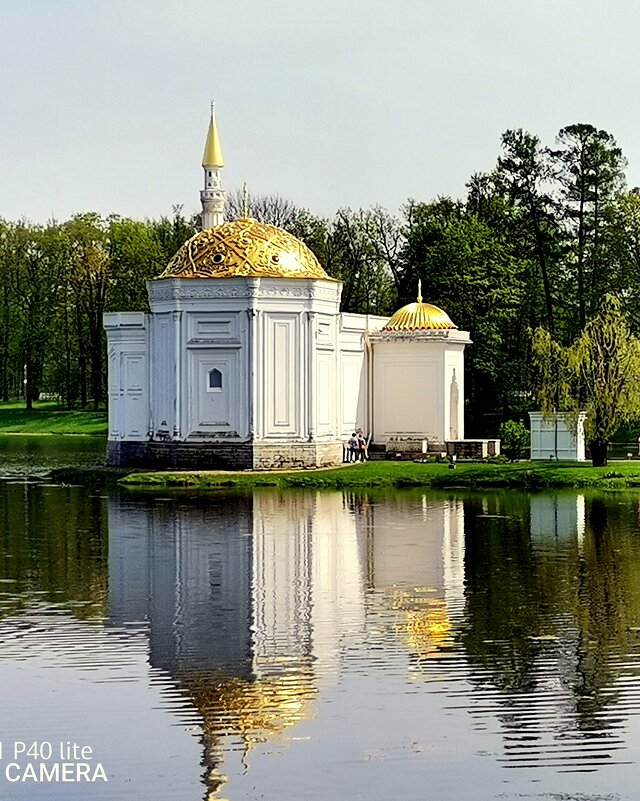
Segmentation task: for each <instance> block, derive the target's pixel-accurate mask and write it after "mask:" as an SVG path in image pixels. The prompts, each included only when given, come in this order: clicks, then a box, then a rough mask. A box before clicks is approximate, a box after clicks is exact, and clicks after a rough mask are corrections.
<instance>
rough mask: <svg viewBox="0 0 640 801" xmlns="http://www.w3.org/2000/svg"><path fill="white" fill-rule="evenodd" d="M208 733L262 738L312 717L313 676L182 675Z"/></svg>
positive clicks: (184, 684) (288, 674)
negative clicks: (238, 676)
mask: <svg viewBox="0 0 640 801" xmlns="http://www.w3.org/2000/svg"><path fill="white" fill-rule="evenodd" d="M180 683H181V684H182V686H183V687H185V688H186V689H187V691H188V692H189V694H190V696H191V699H192V701H193V703H194V704H195V706H196V707H197V708H198V710H199V711H200V714H201V715H202V717H203V718H204V729H205V732H206V733H207V734H208V735H217V736H221V735H224V734H233V733H235V734H240V735H241V736H242V737H243V738H244V739H245V741H247V742H251V741H255V740H261V739H264V738H266V737H267V736H269V735H272V734H277V733H279V732H281V731H283V730H284V729H287V728H289V727H291V726H294V725H295V724H296V723H299V722H300V721H302V720H307V719H309V718H310V717H312V712H313V710H312V707H311V704H312V701H313V698H314V696H315V694H316V692H317V690H316V687H315V685H314V683H313V676H312V675H311V674H309V675H307V674H304V673H285V674H283V675H280V676H270V677H267V678H263V679H256V680H255V681H249V680H247V679H242V678H237V677H235V676H228V675H223V674H221V673H216V674H211V673H209V674H207V673H204V674H203V673H194V674H193V675H184V674H182V675H181V676H180Z"/></svg>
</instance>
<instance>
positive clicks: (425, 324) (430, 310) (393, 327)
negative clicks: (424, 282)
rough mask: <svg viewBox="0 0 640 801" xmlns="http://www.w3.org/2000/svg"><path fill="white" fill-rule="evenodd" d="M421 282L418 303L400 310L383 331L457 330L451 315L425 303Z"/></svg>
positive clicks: (410, 304)
mask: <svg viewBox="0 0 640 801" xmlns="http://www.w3.org/2000/svg"><path fill="white" fill-rule="evenodd" d="M420 292H421V282H420V281H419V282H418V299H417V302H416V303H409V304H408V305H407V306H403V307H402V308H401V309H398V311H397V312H395V314H394V315H393V316H392V317H391V319H390V320H389V322H388V323H387V324H386V325H385V326H383V328H382V330H383V331H428V330H433V329H440V330H442V329H451V328H457V327H458V326H457V325H455V323H453V322H451V318H450V317H449V315H448V314H447V313H446V312H445V311H443V310H442V309H441V308H439V307H438V306H434V305H433V304H432V303H423V302H422V295H421V294H420Z"/></svg>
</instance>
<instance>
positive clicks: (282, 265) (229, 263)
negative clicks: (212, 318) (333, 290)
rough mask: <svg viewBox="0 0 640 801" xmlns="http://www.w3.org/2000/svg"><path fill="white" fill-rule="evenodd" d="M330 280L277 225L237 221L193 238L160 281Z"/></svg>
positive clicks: (304, 248) (301, 244) (308, 253)
mask: <svg viewBox="0 0 640 801" xmlns="http://www.w3.org/2000/svg"><path fill="white" fill-rule="evenodd" d="M235 276H241V277H248V278H325V279H327V278H329V276H328V275H327V274H326V273H325V271H324V270H323V269H322V267H321V266H320V262H319V261H318V259H317V258H316V257H315V256H314V254H313V253H312V252H311V250H309V248H308V247H307V246H306V245H305V244H304V242H301V241H300V240H299V239H296V237H295V236H292V235H291V234H289V233H287V231H284V230H283V229H282V228H277V227H276V226H275V225H268V224H267V223H261V222H258V220H253V219H250V218H247V217H245V218H242V219H240V220H233V221H232V222H226V223H223V224H222V225H217V226H215V227H214V228H209V229H208V230H207V231H201V232H200V233H198V234H196V235H195V236H192V237H191V239H189V240H188V241H187V242H185V243H184V245H183V246H182V247H181V248H180V250H179V251H178V252H177V253H176V255H175V256H174V257H173V258H172V259H171V261H170V262H169V264H168V265H167V267H166V269H165V270H164V272H163V273H162V274H161V275H160V276H159V278H233V277H235Z"/></svg>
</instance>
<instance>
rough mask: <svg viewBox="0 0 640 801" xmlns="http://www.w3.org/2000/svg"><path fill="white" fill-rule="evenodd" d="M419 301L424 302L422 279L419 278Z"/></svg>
mask: <svg viewBox="0 0 640 801" xmlns="http://www.w3.org/2000/svg"><path fill="white" fill-rule="evenodd" d="M418 303H422V279H420V278H418Z"/></svg>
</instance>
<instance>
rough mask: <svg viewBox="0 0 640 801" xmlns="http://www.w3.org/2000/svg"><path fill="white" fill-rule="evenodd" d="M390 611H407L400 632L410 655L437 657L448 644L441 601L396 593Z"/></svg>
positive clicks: (446, 617)
mask: <svg viewBox="0 0 640 801" xmlns="http://www.w3.org/2000/svg"><path fill="white" fill-rule="evenodd" d="M392 607H393V609H399V610H402V611H403V612H406V617H405V619H404V621H403V623H402V624H401V629H402V630H403V631H404V634H405V636H406V638H407V645H408V646H409V650H410V651H411V653H412V654H415V656H419V657H426V656H428V657H433V656H438V655H439V654H440V653H441V652H442V651H443V650H445V649H446V648H447V647H448V646H449V644H450V642H451V628H452V627H451V621H450V620H449V615H448V613H447V608H446V606H445V603H444V601H443V600H442V599H440V598H424V597H422V596H419V595H415V594H411V593H408V592H399V593H396V595H395V597H394V599H393V602H392Z"/></svg>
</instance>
